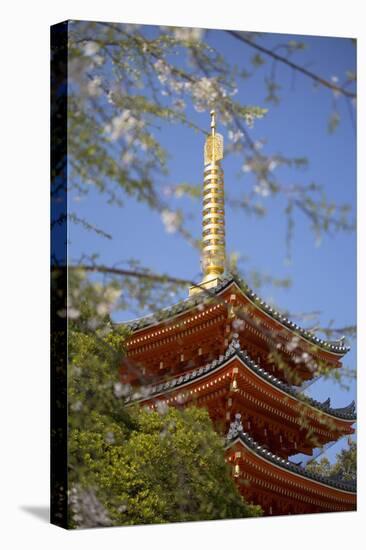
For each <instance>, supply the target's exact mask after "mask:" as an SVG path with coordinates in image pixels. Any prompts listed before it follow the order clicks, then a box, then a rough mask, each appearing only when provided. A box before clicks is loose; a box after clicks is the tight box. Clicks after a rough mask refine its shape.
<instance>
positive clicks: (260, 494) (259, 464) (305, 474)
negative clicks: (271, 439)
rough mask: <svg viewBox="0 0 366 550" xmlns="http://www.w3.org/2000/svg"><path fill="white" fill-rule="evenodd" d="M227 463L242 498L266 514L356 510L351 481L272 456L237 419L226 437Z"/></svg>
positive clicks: (354, 489) (354, 483) (352, 481)
mask: <svg viewBox="0 0 366 550" xmlns="http://www.w3.org/2000/svg"><path fill="white" fill-rule="evenodd" d="M239 416H240V415H239ZM226 460H227V462H228V463H229V464H230V465H231V466H232V473H233V476H234V477H235V479H236V480H237V482H238V486H239V490H240V492H241V493H242V495H243V496H244V497H245V498H246V500H247V501H248V502H252V503H254V504H260V505H261V507H262V508H263V510H264V513H265V514H266V515H281V514H296V513H298V514H304V513H316V512H340V511H350V510H356V504H357V496H356V482H355V481H354V480H350V481H345V480H344V479H340V478H336V477H325V476H321V475H319V474H315V473H312V472H309V471H307V470H306V469H305V468H302V467H301V466H299V465H296V464H294V463H292V462H290V461H288V460H285V459H283V458H282V457H280V456H278V455H275V454H273V453H271V452H270V451H268V450H267V449H265V448H263V446H261V445H259V444H258V443H256V442H255V441H254V440H253V438H252V437H251V436H250V435H249V434H248V433H245V432H244V431H243V430H242V426H241V422H240V419H239V420H238V418H237V420H236V421H235V422H234V423H232V425H231V430H230V431H229V434H228V441H227V446H226Z"/></svg>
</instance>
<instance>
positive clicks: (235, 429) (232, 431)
mask: <svg viewBox="0 0 366 550" xmlns="http://www.w3.org/2000/svg"><path fill="white" fill-rule="evenodd" d="M243 432H244V428H243V424H242V422H241V414H240V413H236V415H235V420H234V421H233V422H231V424H230V427H229V431H228V433H227V436H226V439H227V441H231V440H232V439H235V438H236V437H237V436H238V435H239V434H241V433H243Z"/></svg>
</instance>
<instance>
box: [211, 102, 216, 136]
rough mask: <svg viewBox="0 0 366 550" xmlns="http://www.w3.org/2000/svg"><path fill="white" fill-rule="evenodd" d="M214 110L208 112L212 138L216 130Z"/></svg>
mask: <svg viewBox="0 0 366 550" xmlns="http://www.w3.org/2000/svg"><path fill="white" fill-rule="evenodd" d="M215 114H216V113H215V109H212V110H211V112H210V115H211V135H212V137H214V135H215V130H216V117H215Z"/></svg>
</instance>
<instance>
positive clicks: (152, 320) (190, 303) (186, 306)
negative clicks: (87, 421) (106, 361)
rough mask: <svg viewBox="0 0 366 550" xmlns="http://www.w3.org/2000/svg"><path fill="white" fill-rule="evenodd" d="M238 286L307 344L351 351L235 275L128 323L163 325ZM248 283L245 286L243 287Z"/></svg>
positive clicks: (141, 327)
mask: <svg viewBox="0 0 366 550" xmlns="http://www.w3.org/2000/svg"><path fill="white" fill-rule="evenodd" d="M232 285H233V286H235V287H236V289H237V290H238V291H239V292H240V293H241V294H242V295H243V296H245V298H246V299H247V300H248V301H249V302H250V303H251V304H252V305H253V306H254V307H255V308H256V309H257V310H259V311H261V312H262V313H264V314H265V315H266V316H267V317H269V318H271V319H272V320H274V321H276V323H278V325H279V326H280V327H282V328H284V329H285V330H287V331H289V332H290V333H292V334H294V335H296V336H298V337H299V338H301V339H302V340H303V341H305V342H306V343H307V344H309V343H310V344H311V345H314V346H316V347H317V348H319V349H320V350H322V351H324V352H327V353H329V354H331V355H334V356H336V357H339V358H340V357H343V356H344V355H345V354H346V353H347V352H348V351H349V349H350V348H349V347H345V346H338V345H335V344H332V343H330V342H327V341H326V340H323V339H321V338H318V337H316V336H314V335H313V334H312V333H310V332H308V331H307V330H305V329H303V328H302V327H300V326H299V325H297V324H296V323H293V322H292V321H290V320H289V319H288V318H287V317H285V316H284V315H282V314H281V313H279V312H278V311H276V310H275V309H274V308H272V307H271V306H269V305H268V304H267V303H266V302H264V300H261V299H260V298H259V296H258V295H257V294H256V293H255V292H253V291H252V290H251V289H250V288H249V287H248V285H247V284H246V283H243V282H242V281H240V280H239V279H237V278H235V277H231V278H229V279H224V280H223V281H222V282H221V283H220V284H219V285H217V286H216V287H215V288H213V289H210V290H209V291H207V290H206V291H202V294H197V295H195V296H194V297H190V298H187V299H186V300H183V301H181V302H178V303H177V304H175V305H174V306H171V307H168V308H165V309H163V310H160V311H159V312H158V314H157V315H156V314H152V315H148V316H146V317H141V318H140V319H136V320H133V321H129V322H127V323H124V324H126V325H127V326H129V327H130V328H131V330H132V331H133V334H137V333H138V332H141V331H143V330H146V329H147V328H150V327H153V326H156V325H159V324H160V323H161V322H163V321H171V320H174V319H176V318H177V317H180V316H181V315H184V314H185V313H188V312H189V311H191V310H193V309H194V308H195V307H196V306H197V305H199V304H201V303H202V302H204V301H205V299H206V298H210V297H215V296H220V295H221V294H222V293H223V292H225V291H226V290H227V289H228V288H230V286H232ZM243 287H245V290H244V289H243Z"/></svg>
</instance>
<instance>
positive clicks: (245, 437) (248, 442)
mask: <svg viewBox="0 0 366 550" xmlns="http://www.w3.org/2000/svg"><path fill="white" fill-rule="evenodd" d="M238 416H239V417H240V415H238ZM226 443H227V444H226V449H230V448H231V447H233V446H234V445H235V444H236V443H241V444H242V445H244V447H246V448H247V449H249V450H250V451H252V452H254V453H255V454H256V455H257V456H260V457H261V458H264V459H265V460H267V461H269V462H271V463H272V464H274V465H276V466H278V467H279V468H282V469H284V470H287V471H290V472H292V473H294V474H297V475H300V476H301V477H304V478H307V479H310V480H312V481H316V482H318V483H321V484H323V485H327V486H330V487H335V488H336V489H341V490H342V491H347V492H349V493H356V491H357V486H356V481H353V480H349V481H348V480H344V479H342V478H341V477H340V476H323V475H321V474H318V473H315V472H311V471H309V470H307V469H306V468H303V467H302V466H300V465H299V464H295V463H293V462H291V461H289V460H286V459H284V458H282V457H280V456H278V455H275V454H273V453H271V452H270V451H269V450H268V449H266V448H265V447H263V446H261V445H259V443H257V442H256V441H254V439H253V438H252V437H251V436H250V435H249V434H248V433H246V432H244V431H243V429H242V425H241V422H240V419H239V420H235V421H234V422H232V423H231V426H230V429H229V432H228V435H227V439H226Z"/></svg>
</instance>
